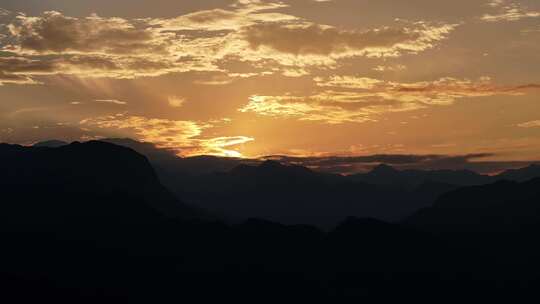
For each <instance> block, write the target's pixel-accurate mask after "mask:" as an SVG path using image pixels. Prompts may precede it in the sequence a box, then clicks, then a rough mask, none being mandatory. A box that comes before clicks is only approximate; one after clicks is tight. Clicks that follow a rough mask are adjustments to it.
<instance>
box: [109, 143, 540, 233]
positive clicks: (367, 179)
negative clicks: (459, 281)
mask: <svg viewBox="0 0 540 304" xmlns="http://www.w3.org/2000/svg"><path fill="white" fill-rule="evenodd" d="M102 141H104V142H108V143H112V144H115V145H119V146H124V147H129V148H130V149H133V150H135V151H137V152H138V153H140V154H142V155H144V156H146V157H147V158H148V160H149V162H150V164H151V165H152V167H153V168H154V169H155V171H156V173H157V175H158V177H159V180H160V182H161V183H162V184H163V185H164V186H166V187H167V188H168V189H169V190H170V191H171V192H172V193H174V194H175V195H176V197H178V198H180V199H181V200H183V201H185V202H186V203H188V204H190V205H192V206H197V207H199V208H202V209H206V210H209V211H211V212H213V213H216V214H219V215H220V216H221V217H224V218H227V219H228V220H232V221H242V220H245V219H248V218H251V217H258V218H265V219H268V220H273V221H277V222H281V223H286V224H313V225H317V226H320V227H324V228H329V227H332V226H334V225H336V224H337V223H338V222H339V221H341V220H343V219H344V218H346V217H347V216H357V217H373V218H377V219H381V220H386V221H399V220H401V219H403V218H405V217H407V216H410V215H412V214H413V213H415V212H416V211H417V210H419V209H421V208H424V207H427V206H430V205H431V204H432V203H433V202H434V201H435V199H436V198H437V197H438V196H440V195H441V194H443V193H446V192H449V191H452V190H455V189H457V188H459V187H461V186H471V185H484V184H489V183H493V182H496V181H498V180H506V179H508V180H525V179H527V178H529V177H530V178H532V177H534V176H540V172H538V173H537V172H536V168H537V167H535V166H531V167H529V168H523V169H518V170H510V171H506V172H503V173H501V174H500V175H497V176H487V175H481V174H478V173H475V172H473V171H469V170H397V169H395V168H393V167H391V166H389V165H386V164H380V165H378V166H376V167H374V169H373V170H372V171H370V172H367V173H360V174H355V175H351V176H341V175H337V174H329V173H321V172H316V171H313V170H310V169H307V168H305V167H302V166H297V165H283V164H281V163H279V162H276V161H270V160H269V161H260V160H250V159H237V158H225V157H216V156H196V157H179V156H178V155H177V154H176V153H177V152H176V151H172V150H168V149H163V148H158V147H156V146H154V145H153V144H151V143H143V142H138V141H135V140H132V139H127V138H124V139H121V138H120V139H119V138H117V139H103V140H102Z"/></svg>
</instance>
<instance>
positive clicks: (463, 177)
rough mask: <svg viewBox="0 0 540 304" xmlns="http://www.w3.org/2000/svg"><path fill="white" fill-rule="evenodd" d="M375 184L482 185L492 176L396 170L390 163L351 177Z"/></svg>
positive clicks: (410, 186) (413, 186)
mask: <svg viewBox="0 0 540 304" xmlns="http://www.w3.org/2000/svg"><path fill="white" fill-rule="evenodd" d="M350 178H351V179H353V180H356V181H362V182H366V183H370V184H375V185H387V186H394V187H398V188H405V189H412V188H415V187H418V186H419V185H422V184H425V183H442V184H449V185H457V186H470V185H482V184H486V183H490V182H491V181H492V180H493V179H492V178H491V177H490V176H486V175H480V174H478V173H475V172H473V171H468V170H461V171H453V170H431V171H422V170H403V171H399V170H396V169H394V168H392V167H390V166H388V165H379V166H377V167H375V168H374V169H373V170H372V171H370V172H368V173H360V174H355V175H352V176H351V177H350Z"/></svg>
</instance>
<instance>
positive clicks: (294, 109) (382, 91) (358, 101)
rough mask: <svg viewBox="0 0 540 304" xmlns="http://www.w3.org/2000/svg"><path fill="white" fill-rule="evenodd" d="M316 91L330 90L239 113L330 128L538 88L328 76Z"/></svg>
mask: <svg viewBox="0 0 540 304" xmlns="http://www.w3.org/2000/svg"><path fill="white" fill-rule="evenodd" d="M315 82H316V83H317V85H318V86H319V87H330V88H332V90H325V91H321V92H319V93H317V94H314V95H310V96H304V97H302V96H292V95H284V96H257V95H254V96H252V97H251V98H250V100H249V103H248V104H247V105H246V106H244V107H243V108H241V109H240V111H241V112H254V113H257V114H260V115H265V116H273V117H292V118H297V119H299V120H305V121H323V122H326V123H330V124H338V123H345V122H357V123H359V122H366V121H375V120H377V116H378V115H380V114H384V113H388V112H403V111H412V110H417V109H422V108H426V107H429V106H435V105H451V104H453V103H454V102H455V101H456V100H457V99H460V98H465V97H486V96H495V95H510V96H517V95H523V94H525V92H526V91H527V90H529V89H537V88H539V85H536V84H528V85H519V86H500V85H495V84H493V83H492V82H491V79H490V78H489V77H482V78H480V79H479V80H478V81H471V80H468V79H456V78H450V77H447V78H441V79H439V80H435V81H424V82H415V83H396V82H388V81H381V80H377V79H371V78H363V77H353V76H334V77H329V78H321V77H317V78H315Z"/></svg>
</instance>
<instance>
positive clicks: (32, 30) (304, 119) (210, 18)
mask: <svg viewBox="0 0 540 304" xmlns="http://www.w3.org/2000/svg"><path fill="white" fill-rule="evenodd" d="M539 102H540V1H537V0H521V1H520V0H515V1H514V0H452V1H448V0H437V1H434V0H409V1H401V0H378V1H367V0H283V1H277V0H276V1H274V0H229V1H225V0H199V1H178V0H152V1H147V0H144V1H143V0H115V1H110V0H107V1H105V0H93V1H86V0H25V1H20V0H0V141H1V142H10V143H19V144H31V143H34V142H37V141H40V140H46V139H62V140H68V141H74V140H91V139H99V138H103V137H130V138H134V139H137V140H141V141H148V142H153V143H155V144H157V145H158V146H159V147H164V148H169V149H173V150H175V151H176V152H177V153H178V154H179V155H182V156H191V155H201V154H210V155H221V156H233V157H250V158H252V157H260V156H266V155H284V156H287V157H312V158H317V157H349V158H350V157H357V156H365V155H373V154H391V155H397V154H399V155H447V156H461V157H463V156H465V158H466V159H467V160H468V161H485V162H527V161H535V160H540V104H539ZM467 156H469V157H468V158H467Z"/></svg>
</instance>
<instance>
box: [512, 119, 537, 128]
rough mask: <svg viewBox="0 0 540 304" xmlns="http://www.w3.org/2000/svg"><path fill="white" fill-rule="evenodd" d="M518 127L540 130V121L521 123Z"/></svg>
mask: <svg viewBox="0 0 540 304" xmlns="http://www.w3.org/2000/svg"><path fill="white" fill-rule="evenodd" d="M517 126H518V127H520V128H539V127H540V120H533V121H528V122H524V123H520V124H518V125H517Z"/></svg>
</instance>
